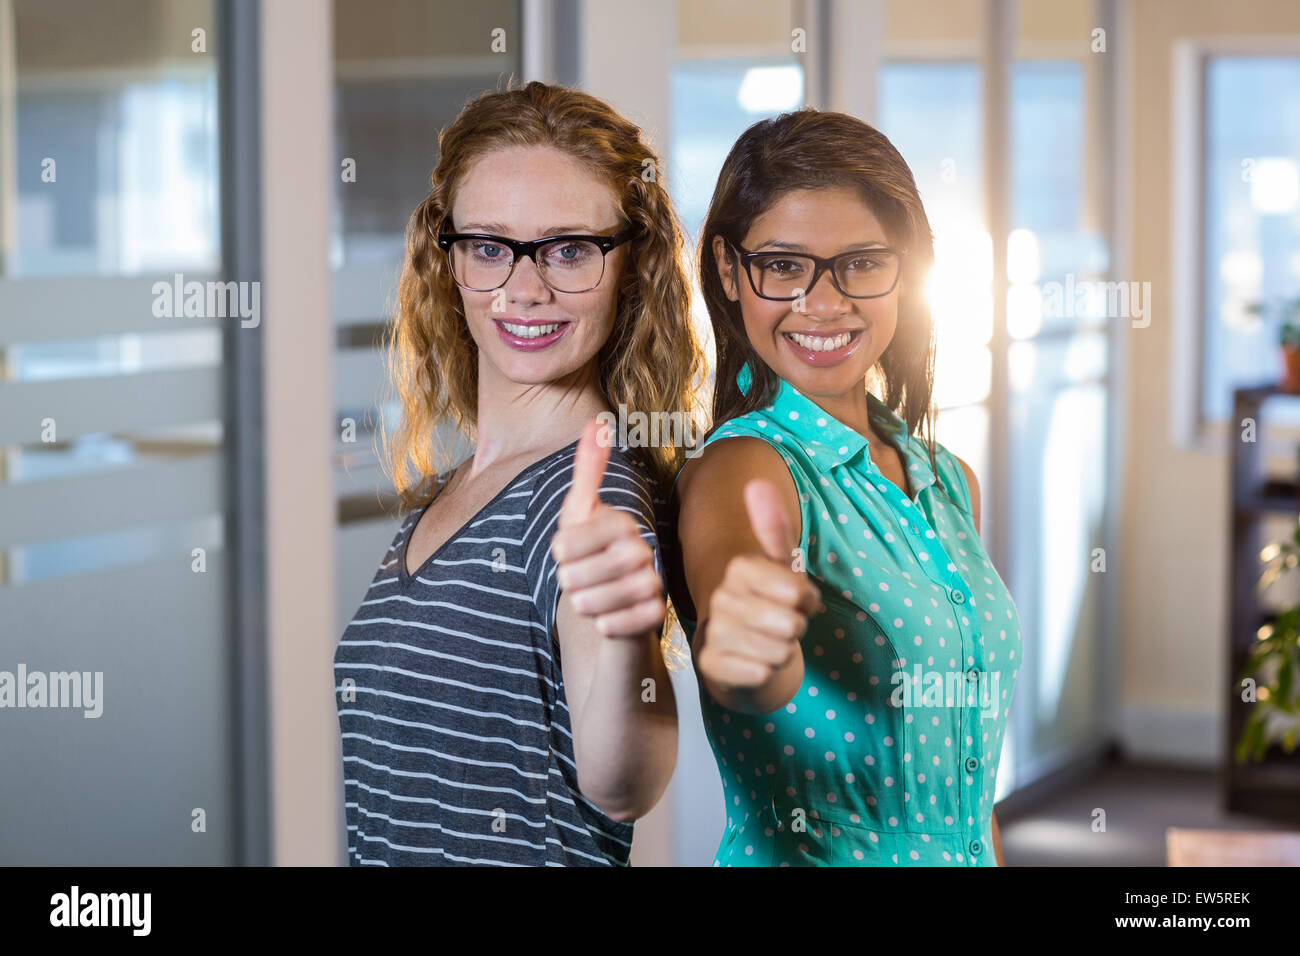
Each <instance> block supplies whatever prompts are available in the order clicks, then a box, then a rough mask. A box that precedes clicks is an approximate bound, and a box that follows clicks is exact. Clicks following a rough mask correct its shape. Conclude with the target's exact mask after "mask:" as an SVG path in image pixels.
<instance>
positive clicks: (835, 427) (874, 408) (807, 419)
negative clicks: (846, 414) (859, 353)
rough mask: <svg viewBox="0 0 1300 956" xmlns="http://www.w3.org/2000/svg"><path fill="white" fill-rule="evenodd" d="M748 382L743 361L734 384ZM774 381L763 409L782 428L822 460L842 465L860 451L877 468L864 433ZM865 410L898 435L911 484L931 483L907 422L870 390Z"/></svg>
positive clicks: (918, 486)
mask: <svg viewBox="0 0 1300 956" xmlns="http://www.w3.org/2000/svg"><path fill="white" fill-rule="evenodd" d="M751 381H752V373H751V372H750V370H749V363H746V364H745V365H743V366H741V369H740V373H739V374H738V375H737V376H736V385H737V386H738V387H739V388H740V390H741V392H742V393H745V394H748V392H749V386H750V383H751ZM776 381H777V389H776V395H775V396H773V398H772V401H771V403H770V404H768V405H767V406H765V408H764V410H765V411H766V412H767V413H768V415H770V416H771V417H772V418H773V419H774V420H776V421H777V422H778V423H779V424H780V425H781V427H782V428H784V429H785V430H786V431H788V432H791V433H793V434H794V435H795V437H796V438H798V439H799V440H800V441H801V442H805V443H807V444H810V445H813V446H816V448H817V451H818V458H820V459H821V460H825V457H824V456H829V458H830V459H831V461H832V462H834V463H835V464H837V465H842V464H845V463H847V462H849V461H852V460H853V459H854V457H855V456H857V454H858V453H859V452H862V459H863V465H864V467H866V468H867V469H868V470H876V471H878V470H879V469H877V468H876V466H875V465H874V464H872V462H871V454H870V452H869V451H865V449H866V448H867V446H868V445H870V442H869V441H868V440H867V438H866V436H864V435H862V434H861V433H860V432H858V431H857V430H856V429H853V428H850V427H849V426H848V425H845V424H844V423H843V422H841V421H840V420H839V419H837V418H836V417H835V416H833V415H831V414H830V413H829V412H827V411H826V410H825V409H823V408H822V407H821V406H820V405H818V404H817V403H816V402H814V401H813V400H812V399H810V398H808V397H807V396H806V395H804V394H803V393H802V392H800V391H799V390H798V389H797V388H795V387H794V386H793V385H791V384H790V383H789V382H787V381H786V380H785V379H783V378H781V377H780V376H776ZM867 411H868V413H869V414H870V415H871V418H872V421H873V422H875V423H877V425H876V427H877V429H880V427H881V425H882V424H883V426H884V428H885V429H890V430H892V433H893V434H895V435H897V436H898V438H897V445H898V448H899V453H900V455H901V456H902V459H903V468H904V469H905V470H906V471H907V473H908V481H909V482H910V483H911V485H912V487H913V488H914V489H915V490H916V491H920V490H921V489H922V488H924V487H925V486H926V485H930V484H933V483H934V481H935V476H934V471H933V470H932V469H931V468H930V461H929V458H928V457H927V456H926V455H925V454H922V453H921V452H920V451H919V450H918V448H917V443H915V442H913V441H912V436H911V434H910V433H909V432H908V429H907V423H906V422H905V421H903V419H902V418H900V417H899V416H898V415H897V414H895V413H894V412H893V410H892V409H890V408H889V406H887V405H886V404H885V403H884V402H882V401H881V400H880V399H878V398H876V396H874V395H872V394H871V393H870V392H868V393H867Z"/></svg>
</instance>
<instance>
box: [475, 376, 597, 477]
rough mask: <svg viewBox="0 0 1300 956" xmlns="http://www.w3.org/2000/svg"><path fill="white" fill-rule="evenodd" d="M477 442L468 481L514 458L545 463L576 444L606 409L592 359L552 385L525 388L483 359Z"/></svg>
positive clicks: (547, 383)
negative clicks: (561, 449) (567, 446)
mask: <svg viewBox="0 0 1300 956" xmlns="http://www.w3.org/2000/svg"><path fill="white" fill-rule="evenodd" d="M478 366H479V367H478V415H477V427H476V432H477V441H476V442H475V446H474V456H473V458H472V460H471V462H470V464H469V472H470V477H472V476H473V475H474V474H477V473H479V472H481V471H483V470H484V469H486V468H487V467H489V466H490V465H492V464H494V463H496V462H499V461H503V460H508V459H513V458H541V457H543V456H545V455H548V454H550V453H551V452H553V451H556V450H558V449H560V448H563V447H564V446H565V445H568V444H569V443H571V442H573V441H574V440H576V439H577V438H578V436H579V435H581V434H582V429H583V426H584V425H586V423H587V422H588V421H590V420H591V419H592V418H595V417H596V415H598V414H599V413H600V412H603V411H608V403H607V402H606V401H605V397H604V395H603V394H602V393H601V390H600V383H599V379H598V377H597V374H596V362H595V360H594V359H593V360H592V361H591V362H589V363H587V365H586V366H584V367H583V368H581V369H579V370H577V371H576V372H574V373H572V374H571V375H567V376H565V377H563V378H560V379H557V380H555V381H552V382H543V383H540V384H536V385H524V384H520V383H518V382H512V381H510V380H509V379H507V378H506V377H505V376H503V375H502V374H501V373H500V372H499V371H498V370H497V369H496V368H495V367H494V366H492V365H491V364H490V363H489V362H487V361H486V360H485V359H484V358H483V353H482V352H480V353H479V361H478Z"/></svg>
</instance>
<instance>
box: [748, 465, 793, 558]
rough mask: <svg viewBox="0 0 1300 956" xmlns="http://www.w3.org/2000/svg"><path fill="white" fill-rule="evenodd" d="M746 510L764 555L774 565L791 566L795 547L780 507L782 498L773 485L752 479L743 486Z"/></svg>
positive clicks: (786, 517) (790, 530) (788, 525)
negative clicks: (777, 563)
mask: <svg viewBox="0 0 1300 956" xmlns="http://www.w3.org/2000/svg"><path fill="white" fill-rule="evenodd" d="M745 510H746V511H747V512H748V513H749V523H750V525H751V526H752V527H753V529H754V537H755V538H757V539H758V543H759V545H760V546H761V547H762V549H763V553H764V554H765V555H767V556H768V557H769V558H771V559H772V560H773V561H778V562H780V563H781V564H783V565H787V566H788V565H789V564H790V553H791V552H792V551H793V550H794V549H795V546H796V545H797V544H798V542H797V541H795V539H794V531H793V530H792V529H791V527H790V520H789V518H788V516H787V515H786V513H785V510H784V509H783V508H782V507H781V497H780V495H779V494H778V493H777V490H776V489H775V488H774V487H772V484H771V483H770V482H767V481H763V480H761V479H755V480H754V481H751V482H749V483H748V484H746V485H745Z"/></svg>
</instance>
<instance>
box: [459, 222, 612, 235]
mask: <svg viewBox="0 0 1300 956" xmlns="http://www.w3.org/2000/svg"><path fill="white" fill-rule="evenodd" d="M612 228H615V229H617V228H618V227H617V226H614V227H612ZM456 231H457V232H491V233H495V234H497V235H505V234H506V233H507V232H508V230H507V229H506V227H505V226H504V225H502V224H501V223H499V222H467V223H466V224H465V225H463V226H461V227H460V228H459V229H458V230H456ZM599 231H600V230H598V229H593V228H592V227H591V226H586V225H569V226H551V227H550V228H548V229H546V230H545V231H544V232H543V233H542V234H541V235H540V236H538V238H539V239H544V238H546V237H547V236H563V235H580V236H594V235H596V234H597V233H599Z"/></svg>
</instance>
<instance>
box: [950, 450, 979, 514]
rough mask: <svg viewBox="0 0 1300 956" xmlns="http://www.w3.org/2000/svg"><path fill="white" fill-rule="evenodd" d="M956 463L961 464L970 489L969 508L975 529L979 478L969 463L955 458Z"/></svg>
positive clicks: (977, 512) (977, 511)
mask: <svg viewBox="0 0 1300 956" xmlns="http://www.w3.org/2000/svg"><path fill="white" fill-rule="evenodd" d="M953 457H956V456H953ZM957 464H959V465H961V470H962V473H963V474H965V475H966V487H967V488H969V489H970V509H971V517H972V518H973V519H974V520H975V531H976V533H979V530H980V480H979V479H978V478H976V477H975V470H974V469H973V468H971V466H970V465H968V464H966V462H964V461H962V459H960V458H958V459H957Z"/></svg>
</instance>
